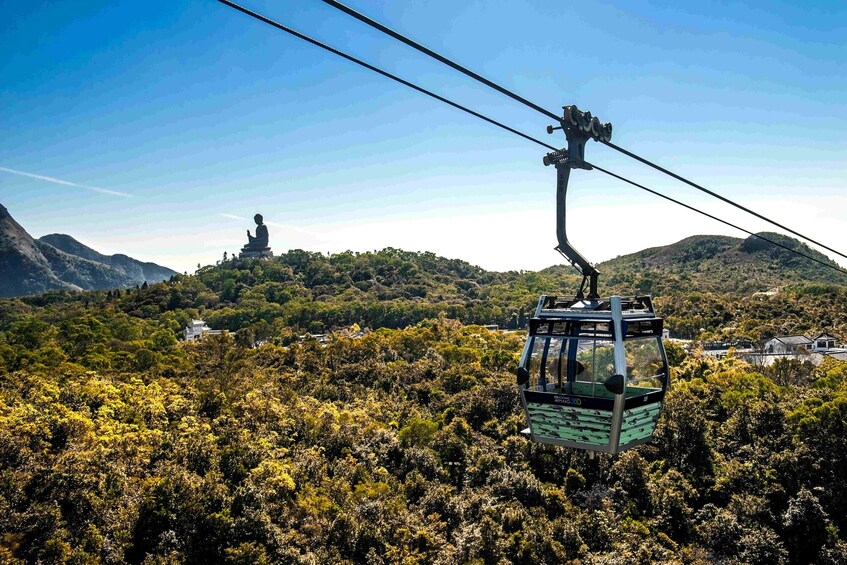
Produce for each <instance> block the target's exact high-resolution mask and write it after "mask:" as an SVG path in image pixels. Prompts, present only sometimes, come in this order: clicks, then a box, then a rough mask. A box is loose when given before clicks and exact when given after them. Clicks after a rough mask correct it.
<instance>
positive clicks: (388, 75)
mask: <svg viewBox="0 0 847 565" xmlns="http://www.w3.org/2000/svg"><path fill="white" fill-rule="evenodd" d="M218 2H220V3H222V4H226V5H227V6H229V7H231V8H235V9H236V10H238V11H239V12H242V13H244V14H247V15H248V16H251V17H253V18H256V19H257V20H259V21H262V22H264V23H266V24H268V25H271V26H273V27H275V28H277V29H279V30H282V31H284V32H286V33H289V34H291V35H293V36H294V37H297V38H299V39H302V40H303V41H307V42H309V43H311V44H312V45H316V46H318V47H320V48H321V49H325V50H326V51H329V52H330V53H332V54H334V55H338V56H339V57H342V58H344V59H347V60H348V61H351V62H353V63H356V64H357V65H360V66H362V67H364V68H366V69H368V70H370V71H373V72H375V73H377V74H380V75H382V76H384V77H386V78H390V79H391V80H393V81H395V82H399V83H400V84H402V85H404V86H408V87H409V88H411V89H413V90H417V91H418V92H420V93H422V94H426V95H427V96H430V97H432V98H435V99H436V100H438V101H439V102H444V103H445V104H447V105H449V106H452V107H453V108H456V109H458V110H461V111H463V112H466V113H468V114H470V115H471V116H474V117H475V118H479V119H480V120H483V121H486V122H488V123H489V124H492V125H495V126H497V127H499V128H501V129H504V130H506V131H508V132H510V133H513V134H515V135H517V136H520V137H522V138H524V139H526V140H528V141H532V142H533V143H537V144H538V145H541V146H542V147H546V148H547V149H552V150H554V151H555V150H556V147H553V146H552V145H548V144H547V143H544V142H543V141H541V140H539V139H536V138H534V137H532V136H530V135H527V134H525V133H523V132H521V131H518V130H516V129H514V128H511V127H509V126H507V125H505V124H503V123H501V122H498V121H497V120H494V119H492V118H489V117H488V116H483V115H482V114H480V113H479V112H475V111H473V110H471V109H470V108H467V107H465V106H462V105H461V104H458V103H456V102H453V101H452V100H448V99H447V98H444V97H443V96H439V95H438V94H435V93H434V92H432V91H431V90H427V89H426V88H423V87H420V86H418V85H416V84H413V83H411V82H409V81H407V80H404V79H402V78H400V77H398V76H397V75H393V74H391V73H389V72H387V71H383V70H382V69H380V68H377V67H375V66H373V65H371V64H369V63H366V62H364V61H362V60H361V59H357V58H356V57H353V56H352V55H348V54H347V53H344V52H343V51H339V50H338V49H335V48H334V47H330V46H329V45H327V44H326V43H322V42H320V41H318V40H317V39H313V38H311V37H309V36H308V35H305V34H302V33H300V32H299V31H297V30H294V29H291V28H290V27H288V26H285V25H283V24H281V23H279V22H276V21H274V20H272V19H270V18H267V17H265V16H263V15H262V14H259V13H256V12H254V11H252V10H249V9H247V8H245V7H244V6H240V5H238V4H236V3H235V2H230V0H218Z"/></svg>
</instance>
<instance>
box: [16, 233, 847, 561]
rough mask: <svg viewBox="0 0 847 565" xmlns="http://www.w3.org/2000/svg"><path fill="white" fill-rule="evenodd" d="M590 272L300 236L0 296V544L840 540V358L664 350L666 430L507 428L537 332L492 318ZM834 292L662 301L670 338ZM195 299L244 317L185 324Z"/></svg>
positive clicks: (190, 556) (815, 545)
mask: <svg viewBox="0 0 847 565" xmlns="http://www.w3.org/2000/svg"><path fill="white" fill-rule="evenodd" d="M732 245H735V244H734V243H732V242H731V241H730V242H728V243H727V247H726V249H724V251H721V252H722V253H728V252H730V251H729V250H730V248H731V246H732ZM753 253H754V254H755V253H758V252H756V251H754V252H753ZM655 255H656V254H655V253H653V254H652V255H651V256H655ZM707 255H709V254H707ZM704 260H708V258H705V259H704ZM670 261H671V262H673V261H676V259H671V260H670ZM690 262H692V263H695V262H696V261H695V260H693V259H692V260H691V261H690ZM621 272H625V271H623V270H622V271H621ZM578 282H579V277H577V276H575V275H573V274H568V275H567V276H561V275H560V274H558V273H557V272H556V270H555V269H550V270H547V271H545V272H542V273H527V272H523V273H520V272H509V273H492V272H487V271H485V270H483V269H480V268H478V267H474V266H472V265H470V264H468V263H466V262H463V261H457V260H450V259H445V258H441V257H437V256H435V255H433V254H430V253H410V252H404V251H400V250H396V249H386V250H383V251H379V252H374V253H362V254H356V253H342V254H337V255H332V256H326V255H322V254H317V253H307V252H304V251H291V252H289V253H286V254H283V255H281V256H279V257H277V258H274V259H273V260H249V261H240V260H229V261H225V262H222V263H221V264H219V265H214V266H209V267H205V268H203V269H200V270H199V271H198V273H197V274H196V275H192V276H181V275H177V276H174V277H172V278H171V279H170V280H169V281H166V282H163V283H159V284H153V285H149V286H148V287H139V288H137V289H129V290H125V291H91V292H81V293H79V292H67V291H54V292H50V293H46V294H41V295H37V296H32V297H26V298H21V299H3V300H0V505H2V506H0V507H2V512H0V532H2V535H0V562H3V563H28V562H39V561H40V562H45V563H121V562H129V563H442V562H461V563H551V564H552V563H569V562H571V563H620V562H627V563H629V562H637V563H654V562H659V563H661V562H666V563H692V564H707V563H761V564H771V563H788V564H792V565H793V564H802V563H812V562H814V563H826V564H836V563H844V562H845V561H847V543H845V541H844V540H845V531H847V518H846V517H847V478H845V475H844V473H843V469H844V468H845V466H847V443H845V442H846V441H847V440H845V438H847V410H846V409H845V407H847V363H839V362H837V361H834V360H829V361H827V362H826V363H825V364H824V365H822V366H820V367H818V368H815V367H813V366H812V365H811V364H810V363H804V362H800V361H793V360H785V361H784V362H779V363H777V364H775V365H774V366H773V367H770V368H757V367H753V366H750V365H747V364H745V363H743V362H741V361H738V360H736V359H733V358H729V359H725V360H723V361H720V362H717V361H713V360H709V359H702V358H699V357H689V356H688V355H687V354H686V352H685V351H684V350H682V349H681V348H680V347H679V346H676V345H673V344H668V351H669V355H670V358H671V363H672V366H673V375H672V386H671V390H670V392H669V396H668V398H667V400H666V408H665V410H664V413H663V415H662V417H661V419H660V423H659V427H658V428H657V431H656V434H655V437H654V441H653V442H652V443H651V444H648V445H644V446H641V447H638V448H636V449H635V450H633V451H630V452H627V453H624V454H622V455H618V456H614V457H609V456H604V455H598V456H596V457H593V458H592V457H589V456H588V455H587V454H586V453H584V452H579V451H573V450H567V449H559V448H553V447H550V446H539V445H535V444H532V443H531V442H530V441H529V440H528V439H527V438H525V437H524V436H522V435H521V434H520V433H519V432H520V430H521V429H522V428H523V427H524V426H525V421H524V419H523V415H522V412H521V409H520V406H519V405H518V398H517V394H516V389H515V377H514V371H515V368H516V363H517V358H518V355H519V353H520V350H521V347H522V344H523V337H524V333H523V331H521V330H518V331H514V332H501V331H497V332H494V331H489V330H486V329H484V328H483V327H482V326H481V325H477V324H483V323H485V324H487V323H499V324H502V325H504V326H518V327H520V326H522V325H523V323H524V322H525V318H526V316H527V315H528V314H529V312H531V310H532V308H533V307H534V304H535V302H536V300H537V297H538V294H539V293H544V292H551V291H552V292H563V293H565V294H570V293H572V292H573V289H574V288H575V287H576V285H577V283H578ZM845 304H847V287H844V286H840V285H833V284H825V283H822V282H817V283H815V284H812V283H805V284H800V285H794V286H792V287H787V288H785V289H783V290H782V291H781V292H780V293H778V294H776V295H773V296H768V295H759V296H756V297H751V296H749V295H739V294H728V293H725V294H715V293H709V292H686V291H677V292H676V293H674V294H666V295H664V296H662V297H660V298H659V299H657V307H658V310H659V314H660V315H663V316H665V317H666V319H667V321H668V325H669V326H670V327H671V328H672V331H673V330H674V328H676V330H678V331H679V332H681V333H685V332H694V333H700V331H701V328H703V329H704V330H705V332H706V333H713V334H717V335H734V334H733V332H736V333H740V334H742V335H752V334H758V335H760V336H765V335H768V334H772V333H773V332H777V331H784V330H785V329H786V328H789V329H792V330H796V331H812V330H813V329H815V328H825V329H832V328H839V331H841V330H847V327H845V326H844V324H845V320H847V310H846V308H847V307H845ZM198 317H199V318H203V319H205V320H207V321H208V322H209V323H210V324H211V325H212V327H216V328H227V329H229V330H231V332H232V333H229V334H224V335H222V336H212V337H207V338H205V339H203V340H202V341H200V342H199V343H185V342H179V341H178V340H177V337H178V335H179V331H180V330H181V328H182V327H183V326H184V325H185V324H186V323H187V322H188V321H189V320H191V319H192V318H198ZM357 325H358V326H359V327H360V328H371V329H372V330H373V331H370V332H366V333H365V335H364V336H363V337H354V335H355V330H356V326H357ZM307 331H311V332H313V333H318V332H321V333H327V334H328V336H327V339H328V341H327V343H326V344H325V345H322V344H321V343H319V342H318V341H315V340H309V339H306V340H300V339H299V337H298V336H300V335H301V334H303V333H305V332H307ZM837 335H845V334H837Z"/></svg>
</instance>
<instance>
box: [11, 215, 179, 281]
mask: <svg viewBox="0 0 847 565" xmlns="http://www.w3.org/2000/svg"><path fill="white" fill-rule="evenodd" d="M175 274H177V273H176V271H173V270H171V269H168V268H167V267H162V266H161V265H157V264H155V263H145V262H143V261H139V260H137V259H133V258H132V257H128V256H126V255H120V254H118V255H103V254H102V253H98V252H97V251H95V250H94V249H91V248H90V247H88V246H86V245H83V244H82V243H80V242H79V241H77V240H75V239H74V238H73V237H71V236H69V235H66V234H58V233H56V234H50V235H45V236H44V237H41V238H39V239H33V238H32V236H30V235H29V234H28V233H27V231H26V230H25V229H24V228H23V227H21V225H20V224H19V223H18V222H16V221H15V219H14V218H13V217H12V216H11V214H9V211H8V210H7V209H6V208H5V207H4V206H3V205H2V204H0V297H9V296H25V295H30V294H38V293H41V292H46V291H48V290H57V289H59V290H105V289H112V288H126V287H130V286H136V285H139V284H143V283H144V282H145V281H146V282H149V283H153V282H159V281H162V280H165V279H168V278H170V277H171V276H173V275H175Z"/></svg>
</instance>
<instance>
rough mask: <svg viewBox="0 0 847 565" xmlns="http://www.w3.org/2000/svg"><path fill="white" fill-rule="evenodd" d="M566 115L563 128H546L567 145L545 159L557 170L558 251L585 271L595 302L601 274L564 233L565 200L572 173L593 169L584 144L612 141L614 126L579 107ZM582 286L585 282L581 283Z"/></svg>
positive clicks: (569, 107) (578, 295) (591, 298)
mask: <svg viewBox="0 0 847 565" xmlns="http://www.w3.org/2000/svg"><path fill="white" fill-rule="evenodd" d="M563 110H564V115H563V116H562V119H561V120H560V121H559V123H560V124H561V126H560V127H553V126H547V133H553V130H558V129H561V130H563V131H564V133H565V139H567V141H568V147H567V149H560V150H558V151H553V152H552V153H548V154H547V155H546V156H545V157H544V164H545V165H555V166H556V237H557V239H558V240H559V245H558V246H557V247H556V250H557V251H558V252H559V253H561V254H562V255H564V256H565V259H567V260H568V261H570V263H571V265H573V266H574V267H578V268H579V269H580V270H581V271H582V276H583V277H585V278H586V279H588V280H589V286H588V299H589V300H594V299H597V298H599V297H600V295H599V294H597V277H598V276H599V275H600V271H598V270H597V269H595V268H594V265H592V264H591V263H589V262H588V260H587V259H586V258H585V257H583V256H582V254H581V253H580V252H579V251H577V250H576V249H574V247H573V245H571V244H570V242H569V241H568V234H567V232H566V231H565V219H566V206H565V198H566V196H567V193H568V180H569V179H570V176H571V169H587V170H589V171H590V170H591V169H592V168H593V167H592V166H591V165H589V164H588V163H586V162H585V142H587V141H588V140H589V139H593V140H594V141H609V140H610V139H611V138H612V124H609V123H607V124H601V123H600V120H599V119H597V118H596V117H594V116H592V115H591V112H582V111H580V110H579V108H577V107H576V106H564V107H563ZM582 283H583V286H584V285H585V280H584V279H583V281H582ZM577 298H579V299H582V289H580V290H579V293H578V294H577Z"/></svg>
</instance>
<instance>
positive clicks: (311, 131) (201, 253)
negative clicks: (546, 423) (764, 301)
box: [0, 0, 847, 272]
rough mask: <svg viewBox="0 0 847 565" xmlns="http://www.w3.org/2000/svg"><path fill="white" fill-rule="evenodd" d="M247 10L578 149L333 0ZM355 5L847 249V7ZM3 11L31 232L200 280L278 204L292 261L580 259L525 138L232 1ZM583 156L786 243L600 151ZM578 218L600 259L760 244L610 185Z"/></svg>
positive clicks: (7, 98) (8, 142)
mask: <svg viewBox="0 0 847 565" xmlns="http://www.w3.org/2000/svg"><path fill="white" fill-rule="evenodd" d="M245 5H246V6H247V7H249V8H251V9H253V10H256V11H259V12H261V13H263V14H266V15H268V16H269V17H272V18H274V19H276V20H278V21H281V22H283V23H286V24H288V25H291V26H292V27H294V28H296V29H298V30H300V31H302V32H304V33H306V34H308V35H311V36H314V37H316V38H318V39H320V40H323V41H325V42H327V43H329V44H331V45H333V46H335V47H337V48H339V49H342V50H344V51H347V52H349V53H351V54H354V55H356V56H358V57H360V58H362V59H364V60H366V61H368V62H371V63H373V64H375V65H377V66H380V67H382V68H385V69H386V70H388V71H390V72H393V73H396V74H398V75H400V76H402V77H404V78H406V79H408V80H411V81H412V82H415V83H418V84H421V85H422V86H425V87H429V88H432V89H433V90H435V91H436V92H437V93H439V94H442V95H444V96H447V97H449V98H451V99H454V100H456V101H458V102H460V103H463V104H466V105H468V106H470V107H471V108H473V109H475V110H478V111H481V112H483V113H485V114H487V115H490V116H492V117H494V118H495V119H498V120H500V121H502V122H504V123H506V124H508V125H510V126H512V127H515V128H517V129H519V130H521V131H525V132H527V133H529V134H531V135H533V136H535V137H539V138H545V140H546V141H550V142H551V143H553V144H563V143H564V142H563V139H561V137H553V136H549V137H548V136H547V135H546V134H545V133H544V128H545V126H546V125H547V123H548V122H547V121H545V119H544V118H542V117H540V116H539V115H537V114H535V113H534V112H532V111H530V110H528V109H526V108H523V107H522V106H520V105H518V104H517V103H515V102H514V101H511V100H508V99H507V98H505V97H503V96H502V95H499V94H497V93H494V92H491V91H489V90H487V89H485V88H484V87H483V86H481V85H478V84H476V83H474V82H472V81H470V80H469V79H467V78H465V77H462V76H461V75H459V74H458V73H456V72H455V71H452V70H451V69H448V68H445V67H443V66H441V65H439V64H437V63H435V62H432V61H429V60H427V59H426V58H425V57H424V56H422V55H420V54H417V53H415V52H414V51H412V50H411V49H409V48H408V47H405V46H403V45H401V44H398V43H397V42H395V41H393V40H391V39H390V38H387V37H384V36H381V35H379V34H378V33H377V32H375V31H372V30H370V29H369V28H366V27H365V26H363V25H362V24H360V23H359V22H356V21H355V20H352V19H351V18H349V17H347V16H345V15H343V14H340V13H339V12H337V11H335V10H333V9H332V8H330V7H328V6H326V5H324V4H322V3H321V2H318V1H314V2H309V1H307V2H297V3H282V4H280V3H276V2H270V1H263V0H254V1H250V2H245ZM349 5H350V6H352V7H353V8H354V9H357V10H359V11H361V12H364V13H365V14H367V15H369V16H371V17H373V18H375V19H377V20H379V21H381V22H383V23H385V24H386V25H388V26H390V27H393V28H395V29H398V30H400V31H402V32H403V33H406V34H407V35H408V36H410V37H412V38H414V39H416V40H418V41H420V42H422V43H424V44H425V45H427V46H429V47H431V48H433V49H435V50H436V51H439V52H441V53H443V54H445V55H446V56H449V57H451V58H453V59H455V60H457V61H458V62H460V63H462V64H464V65H466V66H468V67H470V68H471V69H474V70H476V71H477V72H480V73H481V74H483V75H484V76H486V77H488V78H491V79H492V80H494V81H496V82H499V83H501V84H504V85H506V86H507V87H509V88H511V89H513V90H514V91H516V92H518V93H519V94H521V95H523V96H525V97H526V98H529V99H530V100H533V101H536V102H538V103H539V104H541V105H542V106H544V107H546V108H550V109H556V108H559V107H561V106H562V105H564V104H577V105H578V106H579V107H580V108H582V109H585V110H590V111H592V113H594V114H595V115H598V116H599V117H600V118H601V119H603V120H604V121H611V122H612V123H613V124H614V127H615V130H614V138H613V141H615V142H616V143H617V144H619V145H621V146H624V147H626V148H628V149H630V150H633V151H635V152H637V153H639V154H641V155H644V156H645V157H648V158H650V159H653V160H654V161H656V162H659V163H660V164H662V165H664V166H666V167H668V168H670V169H671V170H673V171H676V172H678V173H680V174H683V175H685V176H687V177H688V178H691V179H693V180H696V181H698V182H700V183H701V184H704V185H705V186H707V187H709V188H711V189H713V190H715V191H717V192H720V193H721V194H724V195H726V196H728V197H730V198H732V199H734V200H736V201H738V202H739V203H742V204H744V205H746V206H749V207H751V208H753V209H755V210H757V211H759V212H761V213H763V214H765V215H767V216H769V217H772V218H773V219H775V220H777V221H779V222H781V223H783V224H785V225H788V226H790V227H792V228H794V229H796V230H798V231H800V232H802V233H804V234H806V235H808V236H810V237H813V238H815V239H818V240H820V241H823V242H824V243H826V244H828V245H829V246H831V247H834V248H835V249H838V250H841V251H844V250H845V248H847V243H845V242H844V236H843V234H844V233H847V194H845V190H844V189H845V185H846V184H847V182H845V180H847V159H845V148H847V143H845V142H847V139H845V137H847V105H845V104H844V92H845V91H847V44H845V42H844V41H843V38H844V37H845V36H847V6H845V5H844V4H843V3H841V2H834V1H833V2H813V3H809V4H805V5H803V6H792V5H785V4H774V3H765V2H754V3H752V4H749V5H747V6H737V5H726V4H721V3H716V2H704V3H699V4H697V5H692V6H685V7H682V6H678V5H671V4H663V3H657V2H642V1H636V2H620V1H615V2H607V3H596V4H592V5H581V6H579V8H578V9H577V8H576V7H574V6H563V5H561V3H558V2H550V1H531V0H519V1H516V2H510V3H484V2H474V3H467V4H462V3H455V2H448V1H446V0H432V1H429V2H425V3H373V2H364V1H362V0H355V1H354V0H350V2H349ZM3 7H4V13H6V14H7V17H6V18H5V19H4V20H3V21H2V22H0V69H1V70H2V74H0V76H2V78H0V82H2V88H0V107H2V108H3V111H2V112H0V139H2V141H0V203H2V204H3V205H5V206H6V207H7V208H8V209H9V212H10V213H11V214H12V215H13V216H14V217H15V219H16V220H17V221H18V222H20V223H21V224H22V225H23V226H24V227H25V228H26V229H27V230H28V231H29V233H31V234H32V235H33V236H34V237H38V236H41V235H44V234H47V233H67V234H70V235H71V236H73V237H74V238H76V239H78V240H79V241H81V242H82V243H85V244H86V245H89V246H91V247H93V248H95V249H97V250H98V251H100V252H102V253H106V254H112V253H125V254H127V255H130V256H132V257H135V258H138V259H142V260H145V261H155V262H157V263H159V264H162V265H166V266H169V267H171V268H174V269H176V270H179V271H189V272H191V271H193V269H194V268H195V267H196V265H197V264H198V263H201V264H208V263H212V262H214V261H215V260H217V259H219V258H220V257H221V255H222V254H223V252H224V251H227V252H229V253H232V252H233V251H237V250H238V249H239V248H240V247H241V245H243V244H244V243H245V242H246V235H245V230H246V229H251V230H252V229H253V228H254V225H253V222H252V220H251V219H250V218H252V216H253V214H254V213H256V212H261V213H262V214H263V215H264V217H265V220H266V222H267V223H268V225H269V229H270V235H271V246H272V247H273V249H274V251H275V252H276V253H281V252H284V251H285V250H287V249H291V248H303V249H308V250H312V251H322V252H339V251H344V250H347V249H351V250H355V251H368V250H373V249H381V248H384V247H389V246H390V247H397V248H403V249H408V250H419V251H423V250H426V251H432V252H435V253H437V254H439V255H444V256H447V257H452V258H460V259H464V260H466V261H470V262H471V263H475V264H478V265H480V266H482V267H484V268H487V269H492V270H510V269H532V270H535V269H540V268H544V267H547V266H549V265H552V264H557V263H562V262H563V260H562V259H561V257H560V256H559V255H558V253H556V252H555V251H553V247H554V246H555V244H556V239H555V216H554V205H555V174H554V171H553V170H552V169H550V168H546V167H544V166H543V165H542V164H541V157H542V156H543V154H544V150H543V149H539V148H537V147H535V146H533V145H532V144H529V143H527V142H526V141H524V140H522V139H520V138H517V137H515V136H512V135H510V134H507V133H505V132H502V131H500V130H498V129H496V128H493V127H492V126H489V125H487V124H485V123H483V122H480V121H478V120H476V119H474V118H472V117H470V116H467V115H465V114H462V113H461V112H458V111H456V110H454V109H451V108H449V107H446V106H444V105H442V104H439V103H437V102H435V101H433V100H431V99H428V98H426V97H424V96H422V95H420V94H417V93H415V92H413V91H411V90H408V89H406V88H404V87H402V86H400V85H396V84H393V83H391V82H390V81H387V80H386V79H384V78H382V77H379V76H377V75H375V74H373V73H370V72H368V71H366V70H364V69H360V68H358V67H356V66H354V65H352V64H350V63H348V62H345V61H343V60H341V59H339V58H337V57H334V56H332V55H330V54H328V53H325V52H323V51H321V50H319V49H317V48H315V47H312V46H310V45H307V44H305V43H303V42H301V41H299V40H296V39H294V38H291V37H289V36H287V35H285V34H282V33H280V32H278V31H275V30H273V29H272V28H270V27H268V26H266V25H263V24H260V23H259V22H256V21H254V20H252V19H250V18H248V17H246V16H244V15H243V14H239V13H237V12H235V11H233V10H232V9H230V8H227V7H225V6H223V5H221V4H219V3H217V2H213V1H205V2H201V1H198V0H188V1H187V2H184V3H169V2H163V1H158V0H157V1H154V2H150V3H145V4H140V3H137V2H130V1H128V0H119V1H117V2H107V1H105V0H96V1H92V2H86V3H83V4H62V3H46V2H32V3H11V2H6V3H4V4H3ZM586 157H587V158H588V159H589V160H590V161H592V162H596V163H597V164H599V165H602V166H604V167H606V168H609V169H611V170H613V171H615V172H618V173H619V174H622V175H625V176H628V177H630V178H633V179H634V180H637V181H638V182H641V183H643V184H646V185H647V186H650V187H651V188H654V189H656V190H661V191H662V192H664V193H666V194H668V195H671V196H674V197H675V198H679V199H682V200H684V201H686V202H688V203H690V204H692V205H695V206H700V207H703V208H704V209H706V210H707V211H709V212H710V213H713V214H716V215H718V216H720V217H722V218H725V219H726V220H728V221H731V222H733V223H737V224H739V225H742V226H744V227H745V228H747V229H749V230H751V231H754V232H755V231H765V230H767V231H777V230H775V229H774V228H773V227H771V226H769V225H768V224H766V223H764V222H762V221H759V220H756V219H755V218H752V217H749V216H746V215H744V214H742V213H740V212H738V211H736V210H733V209H731V208H729V207H728V206H726V205H723V204H720V203H719V202H717V201H716V200H714V199H707V197H705V196H704V195H702V194H700V193H698V192H696V191H694V190H693V189H690V188H688V187H686V186H684V185H682V184H680V183H678V182H676V181H673V180H672V179H669V178H667V177H663V176H660V175H658V174H655V173H653V172H652V171H651V170H649V169H647V168H646V167H644V166H642V165H639V164H638V163H636V162H634V161H632V160H630V159H627V158H626V157H623V156H621V155H619V154H617V153H614V152H612V151H610V150H608V149H607V148H604V147H602V146H600V145H598V144H594V143H591V144H589V146H588V147H587V151H586ZM569 205H570V215H569V217H568V224H569V235H570V236H571V239H572V241H573V242H574V244H575V245H576V247H577V248H578V249H580V250H581V251H582V252H583V253H584V254H585V255H586V256H587V257H588V258H589V259H590V260H592V261H597V262H599V261H602V260H605V259H608V258H611V257H614V256H617V255H622V254H626V253H630V252H634V251H638V250H641V249H643V248H646V247H652V246H656V245H664V244H669V243H673V242H675V241H678V240H680V239H683V238H685V237H687V236H690V235H695V234H725V235H731V236H735V237H745V234H743V233H739V232H736V231H734V230H731V229H729V228H725V227H724V226H722V225H721V224H717V223H714V222H712V221H710V220H708V219H705V218H701V217H700V216H697V215H694V214H693V213H691V212H688V211H686V210H684V209H683V208H680V207H678V206H675V205H673V204H670V203H666V202H664V201H662V200H660V199H658V198H656V197H655V196H652V195H649V194H646V193H643V192H641V191H638V190H637V189H634V188H631V187H628V186H627V185H624V184H622V183H619V182H618V181H615V180H613V179H609V178H608V177H605V176H602V175H599V174H596V173H591V172H584V171H575V172H574V173H573V175H572V180H571V188H570V191H569ZM829 255H830V256H831V254H829ZM832 258H833V259H836V260H839V258H838V257H832ZM839 263H840V264H842V265H845V264H847V261H844V260H840V261H839Z"/></svg>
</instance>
